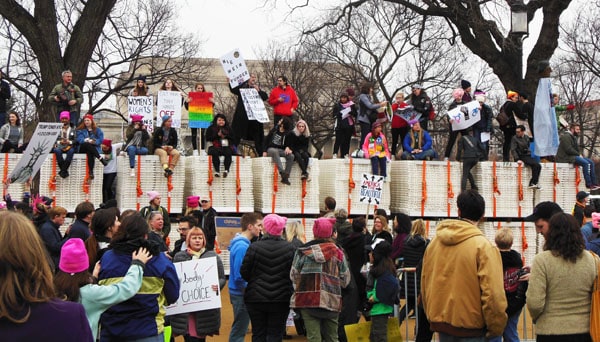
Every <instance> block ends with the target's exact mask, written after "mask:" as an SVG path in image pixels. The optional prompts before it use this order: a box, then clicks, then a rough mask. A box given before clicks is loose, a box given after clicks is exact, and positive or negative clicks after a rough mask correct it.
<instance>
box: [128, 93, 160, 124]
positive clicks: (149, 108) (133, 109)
mask: <svg viewBox="0 0 600 342" xmlns="http://www.w3.org/2000/svg"><path fill="white" fill-rule="evenodd" d="M127 112H128V113H129V117H128V120H127V121H128V122H129V123H131V117H132V116H133V115H141V116H143V117H144V118H143V119H142V123H143V124H144V125H146V127H147V130H148V132H150V133H152V131H153V128H154V119H153V113H154V97H152V96H129V97H127Z"/></svg>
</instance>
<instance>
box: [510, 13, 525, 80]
mask: <svg viewBox="0 0 600 342" xmlns="http://www.w3.org/2000/svg"><path fill="white" fill-rule="evenodd" d="M510 34H514V35H516V36H518V42H517V44H518V46H517V54H518V56H517V58H518V60H517V65H516V68H517V70H518V71H519V72H518V77H519V79H518V85H519V91H522V89H523V39H524V38H525V37H526V36H528V35H529V22H528V21H527V6H525V4H524V3H523V1H519V2H517V3H514V4H513V5H512V6H510Z"/></svg>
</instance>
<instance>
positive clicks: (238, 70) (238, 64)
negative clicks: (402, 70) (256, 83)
mask: <svg viewBox="0 0 600 342" xmlns="http://www.w3.org/2000/svg"><path fill="white" fill-rule="evenodd" d="M221 65H222V66H223V70H224V71H225V74H226V75H227V78H229V85H230V86H231V88H235V87H237V86H239V85H240V84H242V83H244V82H246V81H247V80H249V79H250V73H249V72H248V68H247V67H246V62H245V61H244V58H242V54H241V53H240V50H239V49H235V50H233V51H231V52H229V53H227V54H225V55H223V56H222V57H221Z"/></svg>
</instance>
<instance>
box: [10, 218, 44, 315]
mask: <svg viewBox="0 0 600 342" xmlns="http://www.w3.org/2000/svg"><path fill="white" fill-rule="evenodd" d="M49 260H50V259H49V256H48V253H47V251H46V248H45V247H44V244H43V243H42V240H41V238H40V236H39V233H38V232H37V231H36V229H35V227H34V226H33V224H32V223H31V221H29V220H28V219H27V217H25V216H24V215H22V214H19V213H15V212H11V211H4V212H0V318H4V317H6V318H7V319H8V320H9V321H11V322H14V323H24V322H26V321H27V320H28V319H29V315H30V314H31V307H30V305H31V304H32V303H45V302H48V301H50V300H51V299H52V298H54V297H55V292H54V285H53V282H52V271H51V270H50V265H49Z"/></svg>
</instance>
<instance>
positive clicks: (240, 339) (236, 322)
mask: <svg viewBox="0 0 600 342" xmlns="http://www.w3.org/2000/svg"><path fill="white" fill-rule="evenodd" d="M229 300H230V301H231V305H232V306H233V324H232V325H231V331H230V332H229V342H244V337H245V336H246V332H247V331H248V325H249V324H250V316H249V315H248V310H246V304H244V296H238V295H234V294H231V293H229Z"/></svg>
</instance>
